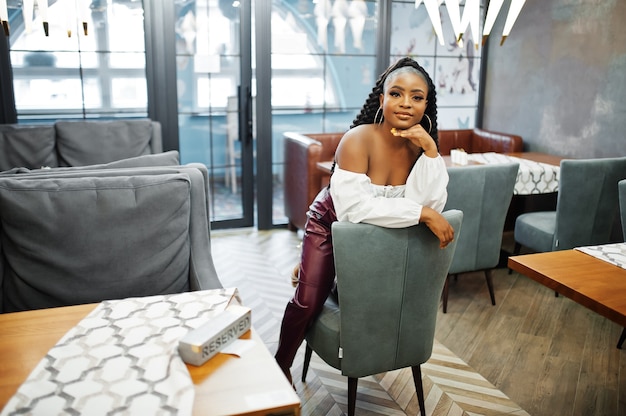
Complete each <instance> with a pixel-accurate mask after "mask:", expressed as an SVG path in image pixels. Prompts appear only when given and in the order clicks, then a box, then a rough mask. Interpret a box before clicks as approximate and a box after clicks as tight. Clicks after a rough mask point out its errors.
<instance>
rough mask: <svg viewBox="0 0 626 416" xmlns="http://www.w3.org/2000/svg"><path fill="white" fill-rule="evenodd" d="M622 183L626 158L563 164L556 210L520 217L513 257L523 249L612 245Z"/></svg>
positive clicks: (542, 250)
mask: <svg viewBox="0 0 626 416" xmlns="http://www.w3.org/2000/svg"><path fill="white" fill-rule="evenodd" d="M622 179H626V157H620V158H604V159H581V160H568V159H566V160H563V161H561V172H560V179H559V190H558V197H557V204H556V210H555V211H538V212H528V213H525V214H521V215H520V216H518V217H517V219H516V220H515V228H514V236H515V247H514V250H513V253H514V254H519V253H520V251H521V248H522V247H526V248H529V249H530V250H533V251H534V252H539V253H543V252H548V251H556V250H568V249H572V248H575V247H580V246H588V245H597V244H607V243H610V242H612V241H611V234H612V231H613V227H614V225H615V224H616V219H617V215H618V210H619V206H618V204H619V203H618V191H617V183H618V182H619V181H620V180H622Z"/></svg>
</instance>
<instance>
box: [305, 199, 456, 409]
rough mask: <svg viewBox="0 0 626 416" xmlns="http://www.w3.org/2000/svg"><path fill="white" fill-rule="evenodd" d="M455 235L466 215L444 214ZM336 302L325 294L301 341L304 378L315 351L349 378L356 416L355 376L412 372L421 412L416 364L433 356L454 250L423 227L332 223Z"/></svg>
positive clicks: (451, 245)
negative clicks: (319, 310) (438, 312)
mask: <svg viewBox="0 0 626 416" xmlns="http://www.w3.org/2000/svg"><path fill="white" fill-rule="evenodd" d="M444 216H445V217H446V218H447V219H448V221H449V222H450V224H451V225H452V227H453V228H454V230H455V233H458V232H459V230H460V227H461V222H462V219H463V213H462V212H461V211H458V210H452V211H448V212H445V213H444ZM332 236H333V246H334V255H335V267H336V272H337V285H338V294H339V298H338V299H336V298H334V297H333V296H329V298H328V300H327V301H326V303H325V304H324V308H323V310H322V313H321V314H320V316H319V318H318V319H317V320H316V321H315V323H314V324H313V326H312V327H311V329H310V330H309V331H308V333H307V336H306V343H307V344H306V345H307V347H306V349H307V350H306V353H305V364H304V370H303V373H302V381H305V378H306V373H307V369H308V363H309V360H310V358H311V354H312V351H315V352H316V353H317V354H318V355H319V356H320V357H321V358H322V359H323V360H324V361H325V362H327V363H328V364H329V365H331V366H332V367H335V368H337V369H340V370H341V373H342V374H343V375H345V376H347V377H348V414H349V415H350V416H352V415H354V411H355V403H356V389H357V383H358V378H360V377H365V376H368V375H372V374H378V373H382V372H386V371H391V370H395V369H399V368H404V367H412V370H413V378H414V382H415V388H416V390H417V396H418V401H419V405H420V409H421V412H422V413H421V414H425V409H424V394H423V389H422V380H421V370H420V365H421V364H422V363H424V362H426V361H427V360H428V359H429V358H430V356H431V354H432V347H433V342H434V334H435V323H436V319H437V309H438V306H439V299H440V296H441V289H442V288H443V283H444V280H445V277H446V274H447V272H448V267H449V266H450V262H451V261H452V256H453V254H454V250H455V248H456V241H457V240H456V239H455V241H454V242H452V243H451V244H450V245H449V246H448V247H447V248H446V249H440V248H439V240H438V239H437V238H436V237H435V236H434V235H433V233H432V232H431V231H430V230H429V229H428V228H427V227H426V226H425V225H417V226H413V227H409V228H400V229H397V228H396V229H391V228H383V227H377V226H374V225H370V224H353V223H349V222H335V223H333V227H332Z"/></svg>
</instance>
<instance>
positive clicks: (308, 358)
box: [302, 344, 313, 383]
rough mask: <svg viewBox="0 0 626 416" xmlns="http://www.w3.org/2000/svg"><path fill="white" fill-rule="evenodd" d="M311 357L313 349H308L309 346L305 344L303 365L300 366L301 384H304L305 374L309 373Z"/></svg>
mask: <svg viewBox="0 0 626 416" xmlns="http://www.w3.org/2000/svg"><path fill="white" fill-rule="evenodd" d="M312 355H313V349H311V347H309V344H306V349H305V350H304V365H303V366H302V382H303V383H305V382H306V373H308V371H309V363H310V362H311V356H312Z"/></svg>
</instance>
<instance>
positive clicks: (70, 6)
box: [0, 0, 91, 37]
mask: <svg viewBox="0 0 626 416" xmlns="http://www.w3.org/2000/svg"><path fill="white" fill-rule="evenodd" d="M57 1H58V6H56V7H60V8H61V9H62V10H63V12H64V14H65V16H66V22H65V24H66V30H67V36H68V37H71V36H72V28H73V27H74V22H76V21H77V20H78V21H79V22H80V23H81V24H82V28H83V33H84V34H85V36H87V34H88V26H87V16H88V13H89V3H90V2H91V0H57ZM35 2H36V4H37V13H38V15H39V17H40V18H41V21H42V23H43V31H44V33H45V35H46V36H49V34H50V32H49V23H48V0H22V14H23V16H24V28H25V30H26V32H27V33H28V32H30V31H31V29H32V23H33V17H34V14H33V12H34V8H35V7H34V6H35ZM0 21H1V22H2V27H3V29H4V34H5V35H6V36H9V34H10V30H9V15H8V10H7V0H0Z"/></svg>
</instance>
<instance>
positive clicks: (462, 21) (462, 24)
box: [415, 0, 526, 49]
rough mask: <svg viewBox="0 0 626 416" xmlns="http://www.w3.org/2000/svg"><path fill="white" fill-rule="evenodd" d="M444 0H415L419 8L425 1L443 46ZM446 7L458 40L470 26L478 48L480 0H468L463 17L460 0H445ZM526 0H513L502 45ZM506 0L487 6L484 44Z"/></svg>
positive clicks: (495, 1)
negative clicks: (442, 11)
mask: <svg viewBox="0 0 626 416" xmlns="http://www.w3.org/2000/svg"><path fill="white" fill-rule="evenodd" d="M443 1H444V0H415V8H416V9H417V8H418V7H419V6H420V4H422V3H424V6H425V7H426V11H427V12H428V17H429V18H430V21H431V23H432V25H433V30H434V31H435V33H436V34H437V38H438V39H439V43H440V44H441V45H442V46H443V45H445V42H444V36H443V29H442V26H441V16H440V15H439V6H440V5H441V4H442V3H443ZM445 2H446V9H447V10H448V15H449V16H450V22H451V23H452V29H453V30H454V36H455V39H456V41H457V43H458V42H461V40H462V38H463V34H464V33H465V31H466V30H467V28H468V26H469V28H470V30H471V31H472V34H473V35H474V43H475V46H476V48H477V49H478V30H479V29H478V26H479V23H480V22H479V21H480V0H466V1H465V6H464V9H463V16H462V17H461V5H460V4H459V3H460V1H459V0H445ZM525 2H526V0H511V6H510V8H509V13H508V15H507V18H506V22H505V24H504V30H503V31H502V40H501V41H500V45H502V44H503V43H504V41H505V40H506V38H507V37H508V36H509V33H511V29H512V28H513V25H514V24H515V21H516V20H517V17H518V16H519V14H520V12H521V10H522V7H523V6H524V3H525ZM503 3H504V0H490V1H489V6H488V8H487V16H486V17H485V25H484V27H483V34H482V44H483V46H484V45H485V42H486V41H487V37H488V36H489V34H490V33H491V29H492V28H493V25H494V23H495V22H496V18H497V17H498V13H500V9H501V8H502V4H503Z"/></svg>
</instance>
